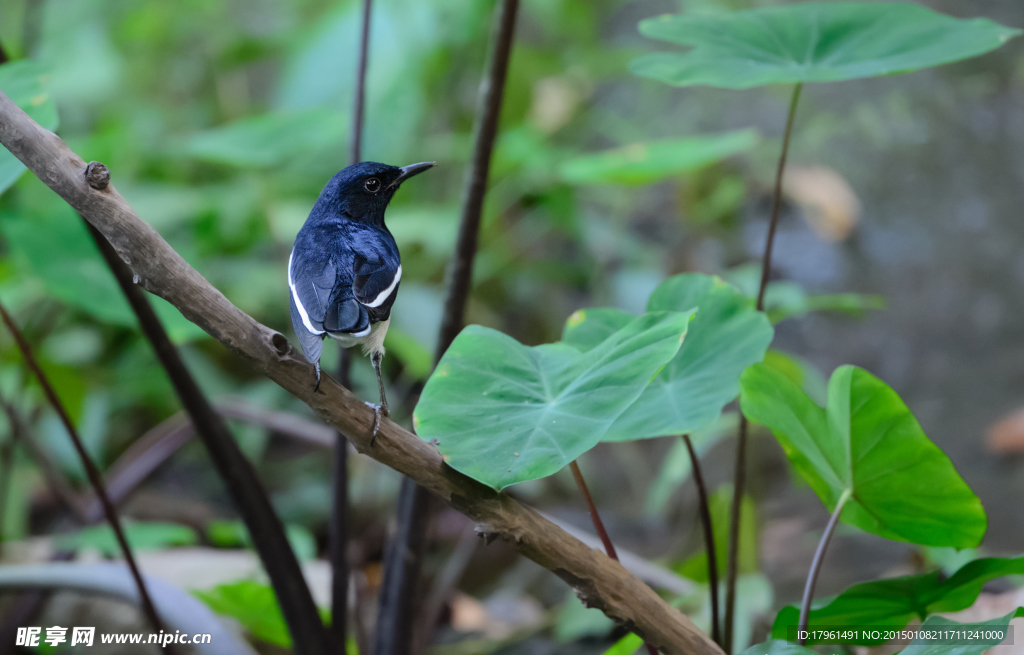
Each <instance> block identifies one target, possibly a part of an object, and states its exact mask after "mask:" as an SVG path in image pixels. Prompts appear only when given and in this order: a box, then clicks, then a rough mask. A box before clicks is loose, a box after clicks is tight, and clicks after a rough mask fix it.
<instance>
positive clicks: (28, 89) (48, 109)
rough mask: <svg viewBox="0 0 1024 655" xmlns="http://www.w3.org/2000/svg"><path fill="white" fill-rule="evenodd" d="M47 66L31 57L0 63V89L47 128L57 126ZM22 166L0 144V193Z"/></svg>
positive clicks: (54, 128)
mask: <svg viewBox="0 0 1024 655" xmlns="http://www.w3.org/2000/svg"><path fill="white" fill-rule="evenodd" d="M49 78H50V74H49V70H48V69H47V68H46V67H45V66H43V65H42V64H37V63H36V62H34V61H29V60H27V59H26V60H22V61H15V62H11V63H8V64H3V65H2V66H0V91H3V92H4V93H5V94H7V97H8V98H10V99H11V100H13V101H14V103H15V104H16V105H18V106H19V107H21V108H22V109H24V110H25V113H26V114H28V115H29V116H30V117H31V118H32V120H34V121H35V122H37V123H39V124H40V125H41V126H43V127H44V128H46V129H48V130H51V131H52V130H56V129H57V123H58V121H57V106H56V105H55V104H54V102H53V97H52V96H51V95H50V92H49V91H48V90H47V82H48V81H49ZM24 172H25V166H24V164H22V163H21V162H20V161H18V158H17V157H15V156H14V155H12V154H11V153H10V152H9V151H8V150H7V149H6V148H3V147H0V193H3V192H4V191H6V190H7V189H8V188H9V187H10V186H11V185H12V184H14V183H15V182H16V181H17V180H18V178H19V177H21V174H22V173H24Z"/></svg>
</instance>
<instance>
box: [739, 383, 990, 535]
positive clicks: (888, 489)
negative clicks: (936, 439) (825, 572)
mask: <svg viewBox="0 0 1024 655" xmlns="http://www.w3.org/2000/svg"><path fill="white" fill-rule="evenodd" d="M740 386H741V388H742V398H741V405H742V408H743V413H744V414H745V415H746V416H747V418H749V419H750V420H751V421H753V422H754V423H760V424H761V425H764V426H766V427H768V428H770V429H771V430H772V432H774V433H775V437H776V438H777V439H778V440H779V443H780V444H781V445H782V448H783V450H785V451H786V455H787V456H788V457H789V459H790V461H791V462H792V463H793V466H794V468H795V469H796V470H797V471H798V472H799V473H800V475H801V476H802V477H803V478H804V479H805V480H806V481H807V483H808V484H810V486H811V488H812V489H814V491H815V493H817V494H818V497H819V498H821V500H822V502H823V503H825V506H826V507H827V508H828V510H829V511H832V510H834V509H835V506H836V503H837V502H838V501H839V498H840V497H841V496H842V495H843V494H845V493H850V494H852V496H851V498H850V501H849V502H848V503H847V504H846V506H845V508H844V509H843V513H842V516H841V519H842V520H843V521H844V522H846V523H849V524H851V525H855V526H857V527H859V528H862V529H864V530H867V531H868V532H871V533H874V534H877V535H880V536H883V537H886V538H889V539H895V540H898V541H909V542H912V543H918V544H924V545H926V546H954V547H956V548H970V547H974V546H977V545H978V544H979V543H980V542H981V539H982V537H984V535H985V528H986V526H987V522H988V520H987V518H986V516H985V511H984V509H983V508H982V506H981V501H980V500H978V497H977V496H975V495H974V492H972V491H971V490H970V488H969V487H968V486H967V484H966V483H965V482H964V481H963V479H962V478H961V477H960V475H959V474H958V473H957V472H956V469H955V468H953V463H952V462H950V461H949V458H948V457H946V455H945V454H944V453H943V452H942V451H941V450H939V448H938V447H937V446H936V445H935V444H933V443H932V442H931V441H929V439H928V437H927V436H925V434H924V431H923V430H921V426H920V425H919V424H918V422H917V419H915V418H914V415H913V414H911V412H910V410H909V409H907V406H906V405H905V404H904V403H903V401H902V400H900V397H899V396H898V395H896V392H895V391H893V390H892V389H890V388H889V387H888V386H887V385H886V384H885V383H884V382H882V381H881V380H879V379H878V378H876V377H874V376H873V375H871V374H870V373H868V372H867V371H865V370H863V369H860V368H856V367H854V366H841V367H839V368H838V369H836V370H835V372H834V373H833V374H832V378H831V380H829V384H828V408H827V410H826V409H822V408H821V407H819V406H818V405H816V404H815V403H814V401H812V400H811V399H810V397H808V396H807V394H806V393H804V392H803V391H802V390H801V389H800V388H799V387H797V386H796V385H795V384H794V383H793V382H792V381H791V380H790V379H789V378H787V377H786V376H785V375H784V374H783V373H781V372H779V371H778V370H776V369H773V368H772V367H770V366H768V365H765V364H757V365H754V366H751V367H750V368H748V369H747V370H746V371H745V372H744V373H743V375H742V376H741V377H740Z"/></svg>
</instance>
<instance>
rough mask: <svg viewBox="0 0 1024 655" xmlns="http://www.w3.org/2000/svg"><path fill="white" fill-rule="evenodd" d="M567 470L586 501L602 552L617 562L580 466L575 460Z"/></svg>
mask: <svg viewBox="0 0 1024 655" xmlns="http://www.w3.org/2000/svg"><path fill="white" fill-rule="evenodd" d="M569 468H570V469H572V477H574V478H576V486H577V487H579V489H580V493H581V494H583V499H584V500H585V501H587V509H588V510H589V511H590V520H591V521H593V522H594V529H595V530H597V536H598V537H600V538H601V543H602V544H604V552H606V553H607V554H608V557H610V558H612V559H613V560H615V561H616V562H618V561H619V554H618V553H616V552H615V545H614V544H613V543H612V540H611V537H609V536H608V531H607V530H605V529H604V521H602V520H601V515H600V514H598V512H597V505H595V504H594V499H593V497H591V495H590V489H588V488H587V481H586V480H584V479H583V473H582V472H581V471H580V465H579V464H577V463H576V460H572V461H571V462H569Z"/></svg>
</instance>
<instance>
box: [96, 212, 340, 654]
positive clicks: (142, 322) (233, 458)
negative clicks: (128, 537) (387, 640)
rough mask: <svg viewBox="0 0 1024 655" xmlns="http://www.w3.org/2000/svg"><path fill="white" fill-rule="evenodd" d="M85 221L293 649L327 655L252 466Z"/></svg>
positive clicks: (324, 637) (127, 273)
mask: <svg viewBox="0 0 1024 655" xmlns="http://www.w3.org/2000/svg"><path fill="white" fill-rule="evenodd" d="M87 225H88V227H89V233H90V234H92V237H93V239H94V240H95V241H96V245H97V247H99V250H100V253H102V255H103V258H104V259H105V260H106V261H107V265H108V266H109V267H110V270H111V271H112V272H113V273H114V277H115V278H116V279H117V282H118V285H119V286H120V287H121V291H122V292H124V295H125V298H127V300H128V304H129V305H131V307H132V310H133V311H134V312H135V316H136V318H137V319H138V321H139V326H140V327H141V328H142V332H143V334H145V335H146V338H147V339H148V340H149V342H150V345H152V346H153V350H154V351H155V352H156V356H157V359H158V360H160V364H161V365H162V366H163V368H164V371H165V372H166V373H167V377H168V378H169V379H170V381H171V384H172V385H173V386H174V390H175V392H177V394H178V399H179V400H180V401H181V404H182V405H183V406H184V407H185V410H186V411H188V413H189V415H190V416H191V418H192V424H193V425H194V426H195V428H196V431H197V432H198V434H199V437H200V438H201V439H202V441H203V443H204V444H205V446H206V449H207V452H209V454H210V459H211V460H212V461H213V464H214V466H215V467H216V469H217V472H218V473H220V476H221V478H222V479H223V480H224V484H225V485H226V486H227V489H228V493H229V494H230V495H231V498H232V500H233V501H234V502H235V505H236V507H237V508H238V511H239V513H240V514H241V515H242V520H243V521H244V522H245V525H246V527H247V528H248V529H249V534H250V535H252V541H253V545H254V546H255V548H256V552H257V553H258V554H259V556H260V560H262V562H263V566H264V568H265V569H266V571H267V575H268V577H269V578H270V583H271V585H272V586H273V588H274V592H275V593H276V594H277V599H278V602H279V603H280V605H281V612H282V614H284V619H285V622H286V623H287V625H288V629H289V632H290V633H291V637H292V641H293V643H294V644H295V652H296V653H297V654H299V655H328V653H330V652H331V647H330V639H329V637H328V634H327V631H326V630H325V629H324V625H323V622H322V621H321V620H320V614H319V612H318V611H317V608H316V604H315V603H314V602H313V596H312V594H310V592H309V587H308V586H307V585H306V581H305V578H303V576H302V568H301V567H300V566H299V560H298V559H297V558H296V557H295V551H293V550H292V547H291V545H290V544H289V543H288V538H287V537H286V536H285V531H284V525H282V523H281V519H280V518H279V517H278V515H277V512H276V511H275V510H274V507H273V505H271V504H270V499H269V498H268V497H267V494H266V491H264V490H263V486H262V485H261V484H260V481H259V478H258V477H257V476H256V471H255V470H253V468H252V464H250V463H249V460H247V459H246V458H245V455H243V454H242V451H241V450H240V449H239V447H238V443H237V442H236V441H235V439H234V437H232V436H231V433H230V432H229V431H228V429H227V425H226V424H225V423H224V420H223V419H221V417H220V416H219V415H218V414H217V412H216V411H215V410H214V409H213V407H212V406H211V405H210V402H209V401H208V400H207V399H206V395H205V394H203V391H202V389H200V388H199V385H198V384H196V381H195V379H194V378H193V377H192V374H191V373H189V371H188V369H187V368H186V367H185V363H184V362H183V361H182V360H181V356H180V355H179V354H178V350H177V348H175V347H174V344H172V343H171V340H170V338H169V337H168V336H167V331H166V330H164V326H163V324H162V323H161V322H160V319H159V317H157V315H156V312H154V311H153V307H152V306H151V305H150V304H149V300H148V299H147V298H146V296H145V295H144V294H143V292H142V290H141V289H140V288H139V287H138V286H136V285H135V281H134V273H133V272H132V269H130V268H129V267H128V266H127V265H126V264H125V263H124V262H123V261H121V258H120V257H119V256H118V254H117V253H116V252H115V251H114V248H113V246H111V245H110V243H109V242H108V241H107V239H106V238H105V237H104V236H103V235H102V234H101V233H100V232H99V231H98V230H97V229H96V228H95V227H93V225H92V224H91V223H87Z"/></svg>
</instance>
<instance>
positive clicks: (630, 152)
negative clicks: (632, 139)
mask: <svg viewBox="0 0 1024 655" xmlns="http://www.w3.org/2000/svg"><path fill="white" fill-rule="evenodd" d="M756 144H757V131H756V130H737V131H735V132H727V133H725V134H714V135H704V136H694V137H688V138H685V139H666V140H664V141H654V142H651V143H634V144H633V145H629V146H626V147H624V148H615V149H614V150H605V151H604V152H598V153H594V154H591V155H582V156H579V157H575V158H573V159H569V160H566V161H564V162H562V165H561V166H560V167H559V173H560V174H561V176H562V179H563V180H565V181H566V182H568V183H569V184H624V185H641V184H653V183H654V182H660V181H661V180H663V179H665V178H667V177H669V176H672V175H679V174H681V173H686V172H689V171H693V170H697V169H699V168H703V167H704V166H707V165H709V164H713V163H714V162H716V161H718V160H720V159H724V158H725V157H728V156H730V155H735V154H736V153H739V152H743V151H746V150H750V149H751V148H753V147H754V146H755V145H756Z"/></svg>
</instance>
